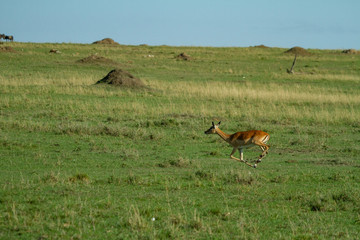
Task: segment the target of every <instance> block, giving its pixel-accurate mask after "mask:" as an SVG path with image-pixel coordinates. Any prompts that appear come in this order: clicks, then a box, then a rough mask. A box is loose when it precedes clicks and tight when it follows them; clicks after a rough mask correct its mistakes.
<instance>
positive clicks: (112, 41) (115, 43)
mask: <svg viewBox="0 0 360 240" xmlns="http://www.w3.org/2000/svg"><path fill="white" fill-rule="evenodd" d="M93 44H108V45H120V44H119V43H117V42H115V41H114V40H112V39H111V38H104V39H103V40H100V41H96V42H93Z"/></svg>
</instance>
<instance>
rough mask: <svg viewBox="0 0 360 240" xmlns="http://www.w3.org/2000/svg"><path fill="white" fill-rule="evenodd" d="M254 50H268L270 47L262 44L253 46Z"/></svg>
mask: <svg viewBox="0 0 360 240" xmlns="http://www.w3.org/2000/svg"><path fill="white" fill-rule="evenodd" d="M254 48H270V47H268V46H265V45H264V44H261V45H256V46H254Z"/></svg>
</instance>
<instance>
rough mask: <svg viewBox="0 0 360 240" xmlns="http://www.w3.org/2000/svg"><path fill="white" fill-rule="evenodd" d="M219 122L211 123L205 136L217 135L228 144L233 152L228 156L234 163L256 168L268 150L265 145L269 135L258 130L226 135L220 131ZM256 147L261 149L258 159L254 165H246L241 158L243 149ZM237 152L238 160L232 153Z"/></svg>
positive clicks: (267, 146)
mask: <svg viewBox="0 0 360 240" xmlns="http://www.w3.org/2000/svg"><path fill="white" fill-rule="evenodd" d="M220 123H221V122H219V123H218V124H214V122H212V126H211V127H210V128H209V129H208V130H206V131H205V134H215V133H216V134H217V135H219V136H220V137H221V138H222V139H223V140H224V141H225V142H227V143H229V144H230V145H231V146H232V147H233V150H232V152H231V154H230V158H232V159H235V160H236V161H239V162H243V163H245V164H246V165H248V166H250V167H254V168H256V167H257V164H258V163H259V162H261V159H262V158H263V157H265V155H266V154H267V153H268V150H269V148H270V146H269V145H267V144H266V143H267V141H269V139H270V135H269V134H268V133H266V132H263V131H260V130H250V131H245V132H236V133H234V134H226V133H224V132H223V131H221V130H220V128H219V125H220ZM254 145H257V146H259V147H260V148H261V151H262V153H261V155H260V157H259V159H258V160H257V161H256V163H255V164H254V165H251V164H250V163H248V162H247V161H245V160H244V158H243V149H244V148H247V147H251V146H254ZM237 150H239V152H240V159H239V158H236V157H234V153H235V152H236V151H237Z"/></svg>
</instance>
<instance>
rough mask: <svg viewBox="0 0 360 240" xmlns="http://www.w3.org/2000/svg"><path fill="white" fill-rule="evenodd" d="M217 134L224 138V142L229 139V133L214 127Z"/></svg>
mask: <svg viewBox="0 0 360 240" xmlns="http://www.w3.org/2000/svg"><path fill="white" fill-rule="evenodd" d="M215 131H216V133H217V135H219V136H220V137H221V138H222V139H224V141H225V142H228V141H229V139H230V135H229V134H226V133H224V132H223V131H221V130H220V129H219V128H216V129H215Z"/></svg>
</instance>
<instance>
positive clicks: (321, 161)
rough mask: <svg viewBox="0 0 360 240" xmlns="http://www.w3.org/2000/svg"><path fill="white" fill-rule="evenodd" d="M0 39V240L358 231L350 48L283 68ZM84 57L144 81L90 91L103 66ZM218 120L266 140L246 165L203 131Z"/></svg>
mask: <svg viewBox="0 0 360 240" xmlns="http://www.w3.org/2000/svg"><path fill="white" fill-rule="evenodd" d="M4 45H10V46H11V47H13V48H14V49H15V50H16V53H5V52H0V238H1V239H138V238H140V239H169V238H171V239H232V238H236V239H355V238H357V236H358V234H359V228H360V207H359V204H358V203H359V199H360V160H359V154H360V120H359V119H360V67H359V66H360V55H356V54H355V55H346V54H342V53H341V51H340V50H339V51H335V50H316V49H310V50H309V51H310V52H311V53H312V54H311V56H308V57H299V58H298V61H297V64H296V66H295V68H294V71H295V74H292V75H289V74H287V73H286V68H290V66H291V64H292V60H293V56H291V55H286V54H283V52H284V51H285V50H286V49H281V48H269V49H260V48H200V47H169V46H158V47H153V46H117V47H109V46H99V45H80V44H35V43H4ZM52 48H56V49H58V50H60V52H61V53H60V54H51V53H49V50H50V49H52ZM181 52H186V53H187V54H189V55H190V56H191V57H192V58H193V60H191V61H180V60H177V59H176V58H175V56H176V55H178V54H179V53H181ZM91 54H98V55H100V56H104V57H106V58H109V59H111V60H113V61H115V62H117V63H119V65H118V66H120V67H121V68H123V69H125V70H127V71H129V72H130V73H132V74H133V75H135V76H136V77H139V78H141V79H142V80H143V81H144V82H145V83H146V85H147V86H149V88H148V89H129V88H127V89H123V88H116V87H112V86H99V85H94V83H95V82H96V81H97V80H99V79H101V78H102V77H104V76H105V75H106V74H107V73H108V72H109V71H110V70H111V69H113V68H114V67H115V66H111V65H106V64H92V65H91V64H81V63H78V62H77V61H78V60H79V59H82V58H85V57H87V56H89V55H91ZM148 55H154V57H153V58H149V57H147V56H148ZM218 120H221V121H222V128H221V129H222V130H223V131H225V132H227V133H233V132H236V131H244V130H250V129H260V130H264V131H266V132H268V133H269V134H270V135H271V139H270V141H269V144H270V145H271V148H270V150H269V155H268V156H266V157H265V158H264V160H263V162H262V163H260V164H259V166H258V168H257V169H252V168H249V167H248V166H246V165H245V164H242V163H239V162H236V161H234V160H231V159H230V158H229V154H230V152H231V150H232V149H231V148H230V147H229V146H227V145H226V143H225V142H224V141H223V140H221V139H220V138H219V137H218V136H215V135H210V136H209V135H205V134H204V131H205V130H206V129H208V128H209V127H210V125H211V122H212V121H218ZM259 153H260V152H259V151H258V149H256V148H254V149H246V150H245V152H244V157H245V159H248V160H249V161H254V160H256V157H257V156H258V155H259ZM153 218H155V220H154V221H153V220H152V219H153Z"/></svg>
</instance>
